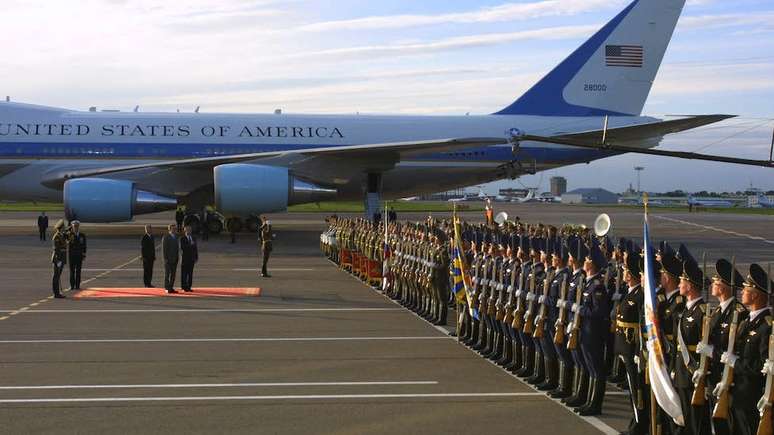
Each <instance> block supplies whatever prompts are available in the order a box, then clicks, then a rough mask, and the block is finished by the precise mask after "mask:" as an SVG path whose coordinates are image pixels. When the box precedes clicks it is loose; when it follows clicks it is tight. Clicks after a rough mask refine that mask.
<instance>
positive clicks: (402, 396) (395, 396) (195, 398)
mask: <svg viewBox="0 0 774 435" xmlns="http://www.w3.org/2000/svg"><path fill="white" fill-rule="evenodd" d="M525 396H526V397H530V396H545V395H544V394H543V393H426V394H304V395H300V394H299V395H282V396H279V395H272V396H189V397H88V398H77V397H73V398H51V399H0V403H78V402H175V401H207V400H211V401H215V400H336V399H411V398H455V397H456V398H466V397H481V398H484V397H525Z"/></svg>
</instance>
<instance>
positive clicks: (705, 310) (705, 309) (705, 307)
mask: <svg viewBox="0 0 774 435" xmlns="http://www.w3.org/2000/svg"><path fill="white" fill-rule="evenodd" d="M699 309H700V310H701V313H702V314H706V313H707V303H706V302H703V303H701V304H699Z"/></svg>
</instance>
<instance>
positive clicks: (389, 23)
mask: <svg viewBox="0 0 774 435" xmlns="http://www.w3.org/2000/svg"><path fill="white" fill-rule="evenodd" d="M617 4H622V1H621V0H616V1H613V2H611V1H609V0H543V1H537V2H533V3H505V4H502V5H499V6H488V7H484V8H480V9H477V10H475V11H468V12H456V13H446V14H428V15H409V14H402V15H382V16H369V17H362V18H354V19H348V20H332V21H323V22H318V23H311V24H306V25H303V26H299V27H298V28H297V29H296V30H300V31H306V32H329V31H339V30H373V29H398V28H405V27H419V26H432V25H439V24H474V23H495V22H505V21H524V20H531V19H535V18H540V17H549V16H563V15H576V14H579V13H582V12H588V11H591V10H595V9H598V8H601V7H608V6H615V5H617Z"/></svg>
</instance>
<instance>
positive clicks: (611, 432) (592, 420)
mask: <svg viewBox="0 0 774 435" xmlns="http://www.w3.org/2000/svg"><path fill="white" fill-rule="evenodd" d="M331 263H333V262H331ZM333 264H334V265H335V263H333ZM349 276H350V277H352V279H355V280H357V281H359V282H361V283H362V281H360V280H359V279H357V278H356V277H355V276H353V275H351V274H349ZM367 287H369V288H370V289H371V290H373V291H374V292H376V293H377V294H379V295H381V296H382V297H384V298H385V299H387V300H388V301H390V302H392V303H394V304H395V305H397V306H399V307H401V308H402V309H404V310H405V311H408V312H409V313H411V314H413V315H414V316H416V318H418V319H419V320H421V321H423V322H425V323H427V324H428V325H430V326H432V327H433V328H435V329H436V330H438V331H441V332H443V333H444V334H445V337H443V338H444V339H447V340H453V341H454V342H455V343H457V344H459V345H461V346H462V347H463V348H465V349H467V350H468V351H470V352H472V353H474V354H475V355H476V356H479V355H478V354H477V353H476V352H475V351H474V350H473V349H470V348H469V347H467V346H464V345H463V344H462V343H460V342H459V341H458V340H457V337H453V336H451V335H449V331H447V330H446V329H444V328H443V327H442V326H439V325H433V324H432V323H431V322H429V321H428V320H427V319H425V318H423V317H422V316H420V315H418V314H417V313H415V312H413V311H411V310H408V309H406V308H405V307H403V306H402V305H400V304H399V303H398V302H397V301H395V300H393V299H392V298H390V297H388V296H387V295H386V294H384V293H383V292H382V291H380V290H378V289H375V288H373V287H371V286H367ZM483 360H484V361H486V362H488V363H490V364H492V365H493V366H495V367H497V368H498V369H500V370H502V371H504V372H505V373H506V374H507V375H509V376H511V377H513V378H514V379H517V380H518V381H519V382H520V383H522V384H524V385H526V386H528V387H529V388H531V389H532V390H534V391H535V392H534V393H520V394H522V395H525V396H527V395H532V396H543V397H545V398H546V399H548V400H551V401H552V402H554V403H556V404H557V405H559V406H560V407H562V408H563V409H566V410H568V411H569V412H570V413H571V414H572V415H575V416H577V417H578V418H580V419H581V420H583V421H585V422H586V423H588V424H590V425H591V426H593V427H594V428H596V429H597V430H599V431H600V432H602V433H604V434H606V435H616V434H618V433H620V432H619V431H618V430H616V429H614V428H613V427H612V426H610V425H608V424H607V423H605V422H604V421H602V420H601V419H599V418H598V417H593V416H581V415H578V414H576V413H574V412H572V410H571V409H570V408H569V407H568V406H566V405H564V404H563V403H562V402H561V401H560V400H559V399H554V398H551V397H549V396H548V395H546V394H545V393H544V392H540V391H539V390H537V388H535V387H534V386H533V385H531V384H528V383H526V382H524V381H522V380H521V379H520V378H519V377H518V376H516V375H515V374H513V373H511V372H509V371H507V370H505V369H504V368H502V367H501V366H499V365H497V364H495V362H494V361H492V360H490V359H487V358H483ZM606 394H608V395H611V396H619V395H628V393H625V392H609V393H606Z"/></svg>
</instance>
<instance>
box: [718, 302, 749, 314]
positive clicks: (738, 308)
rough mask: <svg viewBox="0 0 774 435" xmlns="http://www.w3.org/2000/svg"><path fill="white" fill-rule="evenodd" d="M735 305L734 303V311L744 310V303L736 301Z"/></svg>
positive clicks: (741, 311)
mask: <svg viewBox="0 0 774 435" xmlns="http://www.w3.org/2000/svg"><path fill="white" fill-rule="evenodd" d="M735 305H736V312H737V313H743V312H744V310H745V308H744V305H742V304H740V303H739V302H736V304H735ZM718 308H720V307H718Z"/></svg>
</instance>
